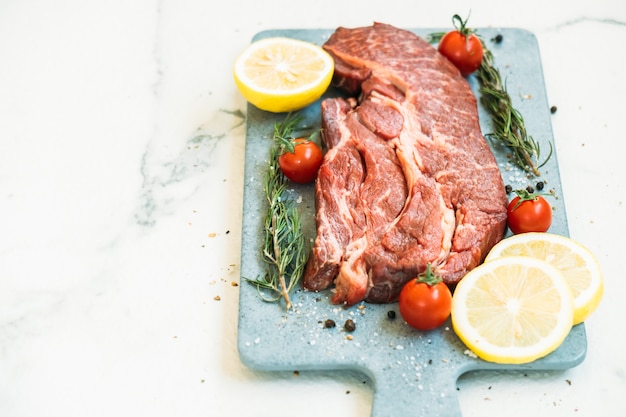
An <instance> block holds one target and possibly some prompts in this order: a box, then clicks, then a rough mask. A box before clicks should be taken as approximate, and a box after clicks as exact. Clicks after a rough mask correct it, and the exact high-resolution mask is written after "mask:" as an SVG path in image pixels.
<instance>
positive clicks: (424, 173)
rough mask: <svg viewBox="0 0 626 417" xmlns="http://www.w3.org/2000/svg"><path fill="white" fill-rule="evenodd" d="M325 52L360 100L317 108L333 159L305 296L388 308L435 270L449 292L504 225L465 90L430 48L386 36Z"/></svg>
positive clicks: (323, 176) (379, 31)
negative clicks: (429, 268) (328, 295)
mask: <svg viewBox="0 0 626 417" xmlns="http://www.w3.org/2000/svg"><path fill="white" fill-rule="evenodd" d="M324 49H326V50H327V51H328V52H329V53H330V54H331V55H332V56H333V57H334V59H335V63H336V70H335V84H336V85H338V86H341V87H342V88H344V89H345V90H346V91H347V92H349V93H350V94H352V95H353V96H354V97H355V98H350V99H343V98H331V99H326V100H324V101H323V102H322V128H323V140H324V145H325V147H326V148H327V152H326V154H325V157H324V162H323V165H322V167H321V169H320V171H319V174H318V179H317V182H316V185H315V187H316V204H317V206H316V210H317V215H316V222H317V236H316V240H315V243H314V247H313V249H312V252H311V256H310V259H309V262H308V264H307V268H306V270H305V274H304V278H303V284H304V287H305V288H306V289H309V290H322V289H325V288H328V287H330V286H331V285H332V284H334V286H335V288H334V291H335V293H334V295H333V298H332V302H333V303H337V304H339V303H346V304H355V303H357V302H359V301H361V300H366V301H368V302H374V303H384V302H391V301H395V300H396V299H397V297H398V295H399V293H400V290H401V288H402V286H403V285H404V283H406V281H407V280H409V279H411V278H412V277H414V276H416V275H417V274H418V273H419V272H421V271H423V270H424V269H425V268H426V265H427V264H428V263H431V264H432V265H433V267H434V268H435V269H436V271H437V272H438V273H439V274H440V275H441V276H442V277H443V279H444V281H445V282H446V283H447V284H449V285H451V286H453V285H454V284H455V283H457V282H458V281H459V280H460V279H461V278H463V276H464V275H465V274H466V273H467V272H468V271H469V270H471V269H472V268H474V267H475V266H477V265H478V264H480V263H481V262H482V261H483V259H484V257H485V255H486V254H487V252H488V251H489V249H490V248H491V247H492V246H493V245H494V244H496V243H497V242H498V241H499V240H500V239H501V238H502V235H503V233H504V228H505V224H506V205H507V197H506V192H505V189H504V184H503V182H502V177H501V175H500V171H499V169H498V166H497V164H496V161H495V158H494V156H493V154H492V152H491V150H490V148H489V146H488V145H487V143H486V141H485V139H484V137H483V136H482V133H481V131H480V126H479V123H478V110H477V104H476V98H475V96H474V95H473V93H472V91H471V89H470V87H469V85H468V83H467V80H466V79H465V78H463V77H462V76H461V75H460V73H459V71H458V70H457V69H456V67H454V66H453V65H452V64H451V63H450V62H449V61H448V60H447V59H446V58H444V57H443V56H441V55H440V54H439V53H438V52H437V51H436V50H435V49H434V48H433V47H432V46H431V45H429V44H428V43H427V42H426V41H424V40H423V39H421V38H419V37H418V36H416V35H415V34H413V33H412V32H410V31H406V30H402V29H398V28H396V27H393V26H390V25H386V24H381V23H375V24H374V25H373V26H368V27H362V28H355V29H346V28H339V29H337V30H336V32H335V33H334V34H333V35H332V36H331V37H330V39H329V40H328V41H327V42H326V43H325V44H324ZM356 98H358V100H357V99H356Z"/></svg>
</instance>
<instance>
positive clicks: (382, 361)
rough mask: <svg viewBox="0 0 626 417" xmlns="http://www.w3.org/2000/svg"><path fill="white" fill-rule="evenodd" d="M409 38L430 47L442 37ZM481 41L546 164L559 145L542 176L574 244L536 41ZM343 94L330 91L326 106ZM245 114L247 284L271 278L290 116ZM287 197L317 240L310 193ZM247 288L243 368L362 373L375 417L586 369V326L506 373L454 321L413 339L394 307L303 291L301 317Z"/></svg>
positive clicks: (446, 407) (241, 332) (515, 177)
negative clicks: (274, 207)
mask: <svg viewBox="0 0 626 417" xmlns="http://www.w3.org/2000/svg"><path fill="white" fill-rule="evenodd" d="M412 31H413V32H415V33H416V34H418V35H420V36H424V37H425V36H426V35H428V34H429V33H433V32H436V31H440V30H438V29H412ZM332 32H333V30H332V29H314V30H312V29H302V30H298V29H290V30H268V31H263V32H260V33H258V34H257V35H256V36H255V37H254V38H253V41H254V40H257V39H261V38H265V37H270V36H286V37H292V38H297V39H302V40H306V41H310V42H313V43H316V44H318V45H321V44H322V43H324V41H326V39H328V36H330V34H331V33H332ZM478 33H479V34H480V35H481V36H482V37H483V39H484V41H485V42H486V44H487V45H488V47H489V49H490V50H491V51H492V53H493V54H494V58H495V63H496V65H497V66H498V68H499V69H500V71H501V75H502V79H503V80H506V85H507V90H508V91H509V94H510V95H511V97H512V99H513V101H514V106H515V107H516V108H517V109H518V110H520V112H521V113H522V115H523V116H524V118H525V121H526V126H527V129H528V132H529V133H530V134H531V135H532V136H533V137H534V138H535V140H537V141H538V142H539V143H540V145H541V149H542V152H543V154H544V156H545V155H547V154H548V152H549V149H550V144H552V147H553V155H552V157H551V158H550V159H549V161H548V163H547V164H546V165H545V166H544V167H543V168H542V170H541V171H542V177H541V179H544V180H546V181H547V185H546V188H545V190H546V191H547V190H554V194H555V196H556V198H554V199H551V203H552V205H553V206H554V209H555V210H554V222H553V225H552V226H551V229H550V232H553V233H558V234H562V235H565V236H567V235H568V234H569V232H568V226H567V220H566V212H565V201H564V198H563V193H562V190H561V182H560V177H559V169H558V162H557V156H556V149H555V146H554V141H553V135H552V127H551V121H550V117H551V115H550V110H549V108H550V106H549V103H548V100H547V96H546V91H545V86H544V79H543V72H542V68H541V60H540V54H539V48H538V45H537V41H536V38H535V36H534V35H533V34H532V33H530V32H528V31H526V30H522V29H516V28H501V29H493V28H482V29H479V30H478ZM497 34H501V35H502V41H501V42H500V43H497V44H496V43H494V42H492V41H491V39H493V38H494V37H495V36H496V35H497ZM469 82H470V85H471V87H472V89H473V91H474V93H475V94H476V95H477V96H478V85H477V82H476V80H475V79H474V77H473V76H470V78H469ZM337 94H339V93H338V92H336V91H333V90H332V89H331V90H329V91H328V92H327V94H326V96H333V95H337ZM247 111H248V113H247V124H246V126H247V130H246V158H245V177H244V198H243V224H242V226H243V230H242V248H241V276H242V277H247V278H255V277H258V276H261V275H263V273H264V264H263V262H262V260H261V257H260V250H261V247H262V241H263V220H264V215H265V211H266V205H265V204H266V203H265V198H264V191H263V186H262V183H263V176H264V173H265V170H266V168H267V157H268V151H269V148H270V144H271V137H272V136H271V135H272V132H273V125H274V123H276V122H282V121H283V120H284V117H285V114H272V113H267V112H264V111H261V110H259V109H257V108H255V107H254V106H252V105H248V110H247ZM301 114H302V115H303V116H304V117H305V121H306V124H307V125H311V126H319V123H320V110H319V103H314V104H313V105H311V106H309V107H307V108H306V109H304V110H303V111H302V112H301ZM479 117H480V120H481V128H482V130H483V133H488V132H490V131H491V123H490V121H489V117H488V115H487V114H486V113H485V110H484V109H483V108H482V107H479ZM492 150H493V152H494V155H495V156H496V159H497V160H498V163H499V165H500V167H501V172H502V176H503V179H504V182H505V184H511V185H512V186H513V188H514V189H517V188H523V187H525V186H526V185H528V184H535V183H536V180H528V179H527V178H526V176H525V174H524V173H523V172H522V171H521V170H519V169H517V168H515V167H513V166H512V165H511V164H510V163H509V162H508V160H507V156H506V153H507V151H506V149H502V148H501V147H499V146H498V145H495V144H492ZM289 192H290V194H291V195H292V196H293V197H294V198H296V199H299V200H298V201H300V202H299V203H298V209H299V211H300V214H301V218H302V220H303V223H304V229H305V233H306V236H309V237H310V238H311V240H312V239H313V238H314V236H315V222H314V214H315V202H314V192H313V185H307V186H294V187H293V188H291V189H290V191H289ZM241 282H242V283H241V285H240V300H239V324H238V349H239V354H240V358H241V360H242V361H243V363H244V364H246V365H247V366H249V367H251V368H253V369H257V370H265V371H295V370H299V371H304V370H336V371H338V372H341V371H342V370H346V369H349V370H352V371H360V372H362V373H363V374H365V375H366V376H367V377H369V378H370V379H371V380H372V382H373V384H374V399H373V407H372V416H373V417H383V416H400V415H401V416H425V415H438V416H440V417H458V416H460V415H461V411H460V408H459V404H458V400H457V396H456V381H457V379H458V377H459V376H460V375H462V374H463V373H465V372H468V371H472V370H506V369H516V370H521V369H529V370H531V369H532V370H558V369H567V368H570V367H574V366H576V365H578V364H580V363H581V362H582V361H583V360H584V357H585V354H586V349H587V340H586V334H585V327H584V324H579V325H577V326H575V327H574V328H573V329H572V330H571V332H570V334H569V336H568V337H567V339H566V340H565V342H564V343H563V344H562V345H561V346H560V347H559V348H558V349H557V350H556V351H555V352H553V353H552V354H550V355H548V356H546V357H544V358H542V359H539V360H537V361H535V362H532V363H530V364H526V365H499V364H493V363H489V362H485V361H483V360H481V359H477V358H475V357H473V356H471V355H469V354H468V353H469V352H468V351H467V348H466V347H465V346H464V345H463V343H462V342H461V341H460V340H459V339H458V338H457V336H456V335H455V334H454V332H453V330H452V328H451V325H450V322H449V321H448V322H447V323H446V324H444V325H443V326H442V327H441V328H439V329H436V330H434V331H430V332H419V331H416V330H414V329H411V328H410V327H409V326H408V325H407V324H406V323H404V321H403V320H402V318H401V316H400V314H399V310H398V308H397V303H393V304H388V305H373V304H366V303H361V304H359V305H356V306H352V307H350V308H344V307H342V306H336V305H332V304H331V303H330V296H331V294H330V291H329V290H327V291H323V292H320V293H312V292H306V291H303V290H302V289H301V287H300V286H298V288H297V290H296V291H294V292H293V293H292V300H293V303H294V305H295V308H294V310H293V311H290V312H287V311H286V310H285V308H284V304H279V303H267V302H263V301H262V300H261V299H260V298H259V295H258V294H257V290H256V288H255V287H254V286H252V285H248V284H247V283H245V282H244V280H243V279H242V280H241ZM390 310H393V311H395V312H396V313H397V314H396V318H395V319H394V320H392V319H389V318H388V316H387V313H388V312H389V311H390ZM348 318H351V319H352V320H353V321H354V322H355V323H356V330H355V331H354V332H352V333H347V332H346V331H345V330H344V329H343V323H344V322H345V321H346V320H347V319H348ZM326 319H332V320H334V321H335V322H336V323H337V327H335V328H330V329H327V328H324V324H323V323H324V321H325V320H326ZM348 335H350V336H352V338H351V339H350V338H348V337H347V336H348Z"/></svg>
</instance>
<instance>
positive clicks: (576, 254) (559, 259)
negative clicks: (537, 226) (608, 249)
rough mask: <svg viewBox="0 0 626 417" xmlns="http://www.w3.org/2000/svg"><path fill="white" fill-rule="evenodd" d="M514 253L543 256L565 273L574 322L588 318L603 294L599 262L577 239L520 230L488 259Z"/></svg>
mask: <svg viewBox="0 0 626 417" xmlns="http://www.w3.org/2000/svg"><path fill="white" fill-rule="evenodd" d="M511 255H524V256H531V257H533V258H538V259H542V260H544V261H546V262H548V263H550V264H552V265H553V266H555V267H556V268H557V269H559V270H560V271H561V273H563V276H564V277H565V280H566V281H567V283H568V284H569V286H570V288H571V290H572V292H573V294H574V324H578V323H582V322H583V321H585V320H586V319H587V317H589V315H590V314H591V313H592V312H593V311H594V310H595V309H596V308H597V307H598V305H599V304H600V300H601V299H602V296H603V294H604V279H603V277H602V271H601V269H600V264H599V263H598V260H597V259H596V257H595V256H594V255H593V253H592V252H591V251H590V250H589V249H587V248H586V247H584V246H583V245H581V244H580V243H578V242H576V241H575V240H573V239H571V238H569V237H565V236H561V235H557V234H553V233H534V232H533V233H521V234H519V235H513V236H511V237H508V238H506V239H503V240H501V241H500V242H499V243H498V244H497V245H495V246H494V247H493V248H492V250H491V251H490V252H489V254H487V258H486V259H485V262H489V261H491V260H493V259H496V258H500V257H502V256H511Z"/></svg>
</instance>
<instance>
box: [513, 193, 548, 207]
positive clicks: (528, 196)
mask: <svg viewBox="0 0 626 417" xmlns="http://www.w3.org/2000/svg"><path fill="white" fill-rule="evenodd" d="M513 192H514V193H515V194H517V196H518V197H519V200H518V201H517V203H516V204H515V206H513V210H515V209H516V208H518V207H519V205H520V204H522V203H523V202H524V201H532V200H536V199H537V197H539V196H552V194H548V193H531V192H528V190H523V189H522V190H514V191H513Z"/></svg>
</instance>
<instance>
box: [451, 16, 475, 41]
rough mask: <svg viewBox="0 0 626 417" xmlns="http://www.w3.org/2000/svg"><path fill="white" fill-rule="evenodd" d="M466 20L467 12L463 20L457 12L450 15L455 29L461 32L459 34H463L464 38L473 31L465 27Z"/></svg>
mask: <svg viewBox="0 0 626 417" xmlns="http://www.w3.org/2000/svg"><path fill="white" fill-rule="evenodd" d="M468 20H469V14H468V15H467V18H466V19H465V20H463V18H462V17H461V16H459V15H458V14H455V15H454V16H452V25H453V26H454V28H455V29H456V30H458V31H459V32H460V33H461V35H463V36H465V37H466V38H467V37H469V35H471V34H472V33H474V31H473V30H472V29H470V28H468V27H467V21H468Z"/></svg>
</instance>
